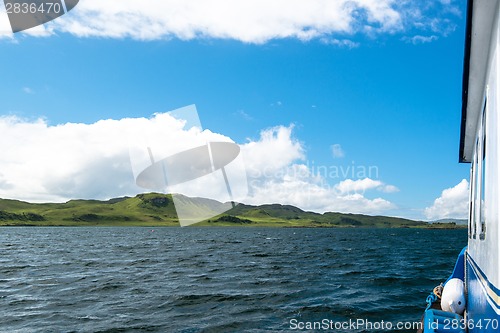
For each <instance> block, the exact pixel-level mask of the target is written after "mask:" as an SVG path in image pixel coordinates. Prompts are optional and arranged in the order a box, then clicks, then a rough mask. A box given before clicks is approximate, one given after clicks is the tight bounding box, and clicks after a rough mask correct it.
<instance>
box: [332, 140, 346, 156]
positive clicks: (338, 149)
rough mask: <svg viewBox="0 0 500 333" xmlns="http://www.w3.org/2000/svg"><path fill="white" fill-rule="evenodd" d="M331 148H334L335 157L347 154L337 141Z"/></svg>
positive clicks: (333, 154)
mask: <svg viewBox="0 0 500 333" xmlns="http://www.w3.org/2000/svg"><path fill="white" fill-rule="evenodd" d="M330 148H331V149H332V156H333V158H342V157H344V156H345V152H344V150H343V149H342V146H341V145H340V144H338V143H336V144H334V145H332V146H331V147H330Z"/></svg>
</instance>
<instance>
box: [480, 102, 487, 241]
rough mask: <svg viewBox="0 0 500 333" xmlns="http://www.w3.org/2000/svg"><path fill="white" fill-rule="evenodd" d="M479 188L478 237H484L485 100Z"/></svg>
mask: <svg viewBox="0 0 500 333" xmlns="http://www.w3.org/2000/svg"><path fill="white" fill-rule="evenodd" d="M480 143H481V155H480V157H481V161H480V165H481V189H480V201H479V205H480V223H481V226H480V233H479V238H480V239H485V237H486V201H485V197H486V101H485V103H484V108H483V115H482V119H481V142H480Z"/></svg>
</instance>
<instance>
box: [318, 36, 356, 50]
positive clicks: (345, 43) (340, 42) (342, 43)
mask: <svg viewBox="0 0 500 333" xmlns="http://www.w3.org/2000/svg"><path fill="white" fill-rule="evenodd" d="M321 42H323V43H325V44H327V45H335V46H339V47H345V48H348V49H354V48H356V47H359V45H360V43H358V42H354V41H352V40H350V39H346V38H344V39H337V38H322V39H321Z"/></svg>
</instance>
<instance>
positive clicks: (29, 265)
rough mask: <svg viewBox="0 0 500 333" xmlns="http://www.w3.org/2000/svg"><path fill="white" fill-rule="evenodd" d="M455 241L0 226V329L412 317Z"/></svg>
mask: <svg viewBox="0 0 500 333" xmlns="http://www.w3.org/2000/svg"><path fill="white" fill-rule="evenodd" d="M464 245H466V231H465V230H415V229H260V228H182V229H181V228H154V229H151V228H60V227H59V228H35V227H26V228H1V229H0V253H1V256H0V315H1V320H0V331H1V332H9V333H11V332H141V331H142V332H266V331H284V332H288V331H297V330H293V329H292V328H294V327H292V326H291V320H295V321H296V323H300V322H302V323H306V322H314V321H321V320H323V319H327V320H331V321H332V322H346V321H349V320H358V319H360V318H361V319H364V320H368V321H373V322H376V321H381V320H384V321H386V322H397V321H401V322H403V321H406V322H413V321H419V319H420V317H421V315H422V311H423V308H424V307H425V297H426V296H427V294H428V293H429V292H430V290H431V289H432V288H433V287H434V286H435V285H436V284H438V283H439V282H442V281H443V280H444V279H446V277H447V276H448V275H449V274H450V273H451V270H452V269H453V265H454V262H455V260H456V256H457V255H458V253H459V251H460V250H461V248H462V247H463V246H464ZM323 331H325V330H323ZM332 331H335V332H343V331H345V332H362V331H366V332H374V331H376V330H375V329H366V328H359V327H358V328H357V329H356V330H352V327H351V328H348V329H345V330H332ZM392 331H393V332H408V331H409V330H392Z"/></svg>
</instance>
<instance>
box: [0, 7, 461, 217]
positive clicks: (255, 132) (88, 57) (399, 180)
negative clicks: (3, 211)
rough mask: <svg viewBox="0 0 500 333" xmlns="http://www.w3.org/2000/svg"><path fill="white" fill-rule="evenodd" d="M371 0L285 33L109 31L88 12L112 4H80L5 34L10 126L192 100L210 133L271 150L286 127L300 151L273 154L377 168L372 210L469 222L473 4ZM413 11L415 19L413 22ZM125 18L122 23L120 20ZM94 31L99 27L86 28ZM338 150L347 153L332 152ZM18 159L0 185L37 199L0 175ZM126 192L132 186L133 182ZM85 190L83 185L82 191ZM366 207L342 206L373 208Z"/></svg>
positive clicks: (116, 115) (159, 108)
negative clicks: (461, 157)
mask: <svg viewBox="0 0 500 333" xmlns="http://www.w3.org/2000/svg"><path fill="white" fill-rule="evenodd" d="M174 2H175V1H174ZM174 2H172V4H171V6H175V4H174ZM215 2H216V1H215ZM215 2H214V6H216V5H217V4H215ZM241 3H244V1H242V2H241ZM258 3H259V2H256V4H255V7H258V6H259V4H258ZM313 3H321V1H316V2H314V1H313ZM373 3H376V2H373ZM373 3H372V2H371V1H364V2H363V1H360V4H358V6H359V8H358V9H357V10H354V11H348V12H342V11H341V12H339V13H337V14H335V15H337V16H335V15H334V17H332V18H328V17H326V18H320V20H321V19H324V20H325V22H329V21H328V20H329V19H330V20H335V19H336V18H337V19H336V20H337V21H339V19H338V18H339V17H343V16H342V15H346V16H348V18H349V20H348V21H349V22H348V23H346V24H347V26H342V25H340V27H339V26H336V25H333V26H331V27H328V26H327V27H326V28H325V27H324V25H325V24H323V23H322V24H323V25H321V27H320V28H318V27H316V28H315V27H311V26H310V24H309V23H307V22H306V23H304V25H303V26H301V25H300V24H298V23H297V24H295V25H293V27H294V29H295V30H293V29H292V30H291V31H292V32H288V31H289V30H287V29H285V28H283V27H281V26H279V25H278V26H277V27H276V28H274V27H275V26H274V25H272V24H270V23H269V24H268V25H269V26H270V28H269V29H268V30H265V29H264V30H265V31H264V32H262V33H259V31H257V32H254V31H253V30H252V29H257V28H255V27H254V28H252V26H249V28H248V30H245V29H243V28H242V31H241V32H239V31H238V30H235V29H232V30H230V32H231V33H229V32H227V33H226V34H224V33H222V32H224V27H222V28H220V27H218V26H214V27H212V26H210V24H211V23H210V22H208V23H206V24H205V25H204V26H203V27H198V28H196V29H198V30H196V29H195V31H194V32H192V31H191V32H190V31H183V30H182V29H181V28H176V29H174V28H172V27H168V26H166V27H162V28H160V30H161V29H164V31H163V30H161V31H160V32H157V31H156V30H155V31H154V32H151V31H149V30H145V31H142V32H141V29H142V27H141V26H139V27H137V26H133V25H131V26H130V27H129V28H127V22H125V21H123V27H122V26H121V25H120V27H121V28H120V29H121V30H119V31H118V32H116V27H114V26H113V24H112V23H113V22H111V23H110V26H109V27H107V26H105V25H103V26H101V25H98V24H97V23H96V22H95V21H92V20H91V19H89V18H88V16H86V15H85V13H86V11H90V10H94V11H101V12H102V13H106V11H105V9H106V8H104V7H99V6H98V5H96V4H95V3H94V2H92V0H88V1H87V2H85V0H82V1H81V4H80V5H79V6H81V8H82V10H81V11H80V12H79V10H80V7H79V6H78V7H76V8H75V9H74V10H73V11H74V12H75V13H74V15H72V13H71V14H68V15H67V16H68V18H65V17H61V18H60V19H57V20H56V21H54V22H53V23H50V24H47V25H45V26H44V27H39V28H35V29H34V32H31V33H30V32H28V33H27V34H16V35H12V34H9V33H8V32H6V31H4V33H3V38H1V37H0V47H1V53H0V62H1V63H2V64H3V68H2V71H1V77H2V80H0V85H1V89H0V101H1V102H0V117H2V119H3V120H4V122H5V124H6V125H5V124H4V126H11V128H15V129H16V130H19V131H21V130H22V128H23V127H22V126H21V125H22V124H33V123H36V122H37V121H38V119H43V123H44V126H45V127H46V128H50V127H57V126H58V125H59V126H64V124H67V123H80V124H87V125H89V126H91V125H92V124H95V123H96V122H98V121H100V120H106V119H114V120H119V119H123V118H141V117H146V118H149V117H151V116H152V115H153V114H154V113H163V112H167V111H170V110H173V109H176V108H180V107H183V106H186V105H190V104H196V107H197V110H198V114H199V117H200V120H201V122H202V125H203V127H204V128H205V129H208V130H210V131H211V132H213V133H220V134H222V135H224V136H227V137H229V138H231V139H232V140H234V141H235V142H237V143H239V144H241V145H245V144H246V145H247V146H248V147H250V146H251V145H250V144H251V143H252V142H259V143H261V144H262V145H264V144H265V142H266V141H265V140H264V139H263V135H262V134H263V133H265V131H266V130H267V131H271V132H272V131H273V129H274V134H275V137H276V138H275V139H276V140H278V139H277V136H278V133H279V129H280V128H281V129H288V132H287V131H284V132H283V133H285V132H286V133H285V134H283V135H284V136H285V137H286V138H285V139H284V140H285V141H286V140H288V141H289V143H291V144H293V143H295V144H297V145H299V146H300V147H298V146H297V145H295V146H294V147H295V148H296V149H298V150H297V151H300V154H299V155H300V156H299V155H293V154H292V155H293V156H292V157H290V156H285V157H281V156H280V155H279V154H276V155H274V156H273V158H276V159H283V160H287V161H289V164H288V165H287V166H286V167H290V166H293V165H300V166H305V167H306V168H308V169H309V170H310V171H311V170H312V172H314V167H315V166H316V167H317V166H324V167H328V168H329V170H333V169H335V170H340V169H341V170H347V168H348V167H351V168H352V167H367V168H368V167H376V170H377V172H376V174H375V173H373V172H372V173H371V174H370V175H367V176H368V178H369V179H370V180H371V181H372V182H371V183H370V184H368V182H366V181H365V183H364V184H365V185H366V184H368V185H366V186H365V187H363V186H361V187H357V188H362V190H363V191H362V193H359V195H360V196H361V197H362V199H363V200H368V201H369V202H371V203H373V202H374V200H377V199H381V200H384V201H385V202H388V203H390V205H388V204H386V205H382V206H381V208H380V209H378V208H377V209H374V210H373V213H374V214H379V213H380V214H387V215H396V216H405V217H410V218H418V219H425V218H428V219H434V218H440V217H465V216H464V215H465V212H466V209H467V207H466V195H467V189H466V186H465V187H464V186H463V185H464V184H463V183H461V181H462V179H468V173H469V166H468V165H460V164H458V144H459V126H460V112H461V111H460V110H461V109H460V108H461V79H462V66H463V49H464V29H465V15H464V11H465V2H464V1H459V2H457V3H453V2H452V1H442V2H437V1H436V2H434V4H432V3H433V2H426V1H413V2H411V1H410V2H408V4H407V6H406V7H404V6H403V5H401V4H399V5H398V4H397V3H394V2H392V1H381V2H380V3H385V5H386V7H383V6H382V7H380V6H381V5H380V4H379V5H378V6H379V7H380V8H379V7H376V8H375V7H373V6H375V5H374V4H373ZM154 4H157V5H158V6H160V5H159V3H158V2H155V1H152V2H151V6H153V8H154ZM93 5H95V6H97V7H95V8H92V6H93ZM101 6H104V5H101ZM131 6H132V5H131ZM262 6H265V5H262ZM363 6H365V7H363ZM370 6H371V7H370ZM110 7H111V6H110ZM89 8H90V9H89ZM111 8H112V7H111ZM162 8H163V7H162ZM266 8H267V7H266ZM167 9H168V7H167ZM258 9H259V8H256V12H258V11H257V10H258ZM416 9H418V13H419V15H416V14H415V17H411V15H410V14H409V13H412V12H415V10H416ZM185 10H186V11H187V12H189V10H190V9H185ZM290 10H297V11H299V13H298V14H297V15H296V16H293V15H292V16H291V17H292V18H294V17H299V18H300V17H301V16H300V8H297V9H294V8H291V9H290ZM332 11H333V9H332ZM269 12H270V13H274V12H273V11H271V10H269ZM148 13H149V12H148ZM148 13H142V14H143V15H147V14H148ZM266 13H267V12H266ZM314 13H315V12H314V11H312V14H314ZM118 14H119V13H118ZM309 14H311V13H309V12H307V11H306V12H304V15H309ZM312 14H311V15H312ZM0 15H2V13H1V12H0ZM102 15H104V14H102ZM151 15H152V14H151ZM193 15H194V14H193ZM207 15H208V16H209V15H211V12H208V13H207ZM214 15H215V14H214ZM252 15H254V14H253V13H252V12H249V13H248V16H250V17H251V16H252ZM377 15H378V16H377ZM397 15H399V16H397ZM115 16H116V17H118V18H116V17H115V19H116V20H118V23H120V21H119V17H120V15H115ZM166 16H168V15H166ZM268 16H269V17H270V18H269V19H268V20H269V21H272V20H273V17H272V15H268ZM417 16H418V17H417ZM97 17H99V16H97ZM155 17H156V16H155ZM159 17H161V16H159ZM193 17H196V16H195V15H194V16H193ZM256 17H261V16H260V15H257V16H256ZM280 17H281V16H279V15H278V18H280ZM379 17H381V18H379ZM139 18H140V19H144V17H139ZM396 18H399V21H397V20H396ZM0 20H1V19H0ZM158 20H160V19H158ZM185 20H186V21H189V15H188V16H186V19H185ZM395 20H396V21H395ZM105 21H106V20H105ZM160 21H161V20H160ZM249 21H250V23H251V20H250V19H249ZM277 21H278V22H281V21H280V20H278V19H277ZM299 21H300V20H299ZM337 21H336V22H337ZM106 22H108V21H106ZM229 23H232V22H229ZM229 23H228V27H229V28H228V29H230V28H231V27H232V26H231V25H230V24H229ZM244 23H245V22H244ZM77 24H78V25H77ZM233 24H234V23H233ZM266 24H267V22H266ZM243 25H244V24H243ZM75 26H76V27H75ZM86 26H88V27H89V29H87V30H85V29H83V28H85V27H86ZM264 26H265V27H267V25H264ZM0 27H2V24H1V21H0ZM82 27H83V28H82ZM106 29H108V30H106ZM127 29H129V30H127ZM169 29H170V30H169ZM218 29H219V30H218ZM220 29H222V30H220ZM273 29H275V30H273ZM315 29H316V30H315ZM220 31H222V32H220ZM235 31H236V32H235ZM269 31H270V32H269ZM311 31H312V32H311ZM147 33H150V35H147ZM190 33H191V34H190ZM0 36H2V35H1V34H0ZM141 36H142V37H141ZM304 36H305V37H304ZM6 119H9V120H8V121H7V120H6ZM13 119H14V120H13ZM4 133H5V132H4ZM0 135H1V134H0ZM4 135H7V134H4ZM4 139H5V140H3V141H4V142H7V141H8V140H6V138H4ZM82 139H83V138H82ZM35 141H36V140H35ZM29 142H32V141H28V143H29ZM15 144H20V143H19V141H16V143H15ZM334 145H335V146H336V147H337V152H339V151H340V152H341V154H337V156H335V155H334V154H333V152H332V146H334ZM297 147H298V148H297ZM17 158H18V160H17V161H15V163H22V162H23V161H22V158H23V157H17ZM24 158H26V159H28V157H27V156H25V157H24ZM13 159H14V157H12V158H11V159H10V160H9V159H8V158H7V157H4V159H3V160H2V159H0V189H1V187H2V186H1V184H2V176H1V175H2V174H3V182H4V184H10V186H5V188H4V191H3V192H2V191H0V194H1V195H2V196H3V197H12V198H20V199H31V200H32V201H37V200H43V199H44V198H50V196H46V195H45V194H47V193H45V194H40V193H41V192H43V191H41V190H40V191H38V192H37V193H38V194H39V196H38V197H37V194H33V195H31V196H26V195H23V194H21V193H20V192H19V191H21V190H22V187H16V186H15V184H16V180H15V179H14V178H13V177H18V176H19V177H21V176H22V175H21V176H20V175H17V176H14V173H12V174H9V173H8V172H6V171H4V172H3V173H2V163H4V164H5V165H7V164H9V165H12V164H13V163H14V161H13ZM19 159H20V160H19ZM5 169H6V170H8V167H7V166H6V167H5ZM372 170H373V169H372ZM22 177H23V178H24V179H26V178H29V177H30V176H29V175H25V176H22ZM364 178H365V177H356V175H355V176H354V177H352V175H351V174H350V175H348V176H347V177H338V178H335V177H331V175H330V177H328V176H326V177H324V179H323V180H322V182H323V185H324V186H326V187H331V188H335V187H336V189H337V191H341V190H340V189H341V186H340V187H339V184H341V183H342V182H344V181H346V180H350V181H351V182H350V183H342V184H344V185H346V184H354V183H355V182H358V183H356V184H361V182H360V181H362V180H363V179H364ZM278 183H279V182H278ZM460 184H462V185H460ZM346 186H347V185H346ZM384 186H385V187H384ZM387 186H390V190H387V191H386V190H384V188H386V189H388V187H387ZM42 187H43V186H42ZM446 189H448V190H447V192H446V191H445V192H443V191H444V190H446ZM351 190H352V188H351ZM351 190H349V191H351ZM46 191H49V190H48V189H47V187H46ZM124 192H125V193H123V195H126V194H131V193H130V189H127V190H124ZM71 193H73V194H71ZM74 193H78V192H68V193H66V195H62V194H61V195H60V196H59V197H60V198H61V199H62V198H71V197H73V196H75V195H77V194H74ZM271 193H272V192H271ZM114 194H119V193H118V192H117V193H113V195H114ZM351 194H353V193H351ZM354 194H356V193H354ZM289 195H290V196H293V193H292V194H290V193H289ZM86 196H87V195H86V194H85V193H84V192H82V194H81V197H86ZM97 196H98V197H99V196H100V195H97ZM102 196H103V197H106V195H105V194H103V195H102ZM287 198H288V197H286V196H285V197H281V196H280V197H277V198H276V200H275V201H276V202H280V201H285V202H282V203H291V204H296V205H298V206H302V207H301V208H303V209H313V210H318V211H321V210H324V209H326V208H329V207H330V206H324V207H325V208H324V209H322V208H321V207H319V208H318V207H317V206H315V205H314V204H312V205H309V204H307V203H304V204H303V205H300V200H298V201H297V199H295V201H294V200H292V199H290V200H288V199H287ZM336 198H337V197H336V196H332V198H331V201H335V200H336ZM356 198H359V196H358V197H356V196H353V197H352V199H353V200H354V199H356ZM323 199H324V200H328V198H322V200H323ZM344 199H345V198H344ZM436 199H438V202H435V200H436ZM267 200H268V201H269V200H271V201H272V199H270V198H269V197H268V198H267ZM349 200H350V199H349ZM439 200H441V201H439ZM260 201H262V200H260ZM260 201H259V199H256V198H254V200H249V202H251V203H261V202H260ZM362 203H363V202H361V204H362ZM332 207H333V208H335V207H336V206H335V205H334V206H332ZM457 207H458V208H457ZM358 208H359V206H357V205H354V206H352V209H349V206H342V208H341V209H340V208H339V210H343V211H352V212H358V211H359V212H363V213H371V212H370V211H366V210H360V209H358ZM426 208H427V210H426Z"/></svg>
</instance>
